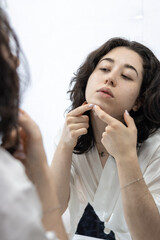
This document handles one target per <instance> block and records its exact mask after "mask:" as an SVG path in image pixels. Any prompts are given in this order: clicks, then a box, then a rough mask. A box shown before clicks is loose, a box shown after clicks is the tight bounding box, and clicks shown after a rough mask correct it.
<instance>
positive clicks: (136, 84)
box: [51, 38, 160, 240]
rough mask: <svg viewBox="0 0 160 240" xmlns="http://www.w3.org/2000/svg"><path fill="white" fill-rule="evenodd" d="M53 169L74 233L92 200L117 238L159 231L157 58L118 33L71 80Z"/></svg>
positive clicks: (154, 235)
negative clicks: (70, 103) (69, 106)
mask: <svg viewBox="0 0 160 240" xmlns="http://www.w3.org/2000/svg"><path fill="white" fill-rule="evenodd" d="M72 84H73V85H72V89H71V90H70V91H69V92H70V99H71V101H72V106H71V109H70V111H69V113H68V114H67V116H66V121H65V125H64V128H63V131H62V135H61V137H60V141H59V143H58V146H57V149H56V151H55V155H54V159H53V162H52V166H51V168H52V172H53V174H54V177H55V179H56V183H57V190H58V194H59V199H60V200H61V204H62V206H64V210H65V209H66V208H67V207H68V206H69V210H70V216H71V228H72V233H74V232H75V231H76V228H77V225H78V222H79V220H80V218H81V216H82V214H83V211H84V209H85V207H86V205H87V203H88V202H89V203H90V204H91V206H92V207H93V208H94V210H95V212H96V214H97V215H98V217H99V218H100V220H101V221H103V222H104V226H105V229H104V231H105V232H106V233H109V232H110V231H111V230H112V231H113V232H114V233H115V238H116V239H120V240H124V239H127V240H129V239H134V240H142V239H145V240H146V239H154V240H158V239H159V236H160V228H159V226H160V214H159V211H160V132H159V127H160V111H159V109H160V63H159V60H158V59H157V58H156V57H155V55H154V54H153V53H152V52H151V51H150V50H149V49H148V48H147V47H145V46H143V45H142V44H140V43H137V42H130V41H127V40H125V39H120V38H113V39H110V40H109V41H108V42H106V43H105V44H104V45H102V46H101V47H100V48H98V49H97V50H95V51H93V52H92V53H91V54H89V56H88V57H87V59H86V61H85V62H84V63H83V64H82V65H81V66H80V68H79V69H78V71H77V73H76V75H75V77H74V78H73V79H72Z"/></svg>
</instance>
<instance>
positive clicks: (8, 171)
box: [0, 147, 35, 199]
mask: <svg viewBox="0 0 160 240" xmlns="http://www.w3.org/2000/svg"><path fill="white" fill-rule="evenodd" d="M0 183H1V188H0V193H1V194H2V195H3V196H4V197H5V196H6V197H7V196H8V197H9V196H12V195H13V196H14V197H16V195H17V196H18V194H22V193H23V192H29V191H33V192H34V191H35V187H34V186H33V184H32V183H31V181H30V180H29V179H28V177H27V176H26V174H25V168H24V166H23V164H22V163H21V162H20V161H19V160H17V159H15V158H14V157H13V156H12V155H11V154H10V153H8V152H7V151H6V150H5V149H3V148H1V147H0ZM6 190H7V192H8V194H7V195H4V194H3V192H5V191H6ZM1 191H2V192H1ZM1 194H0V195H1ZM2 195H1V196H2ZM13 196H12V199H13Z"/></svg>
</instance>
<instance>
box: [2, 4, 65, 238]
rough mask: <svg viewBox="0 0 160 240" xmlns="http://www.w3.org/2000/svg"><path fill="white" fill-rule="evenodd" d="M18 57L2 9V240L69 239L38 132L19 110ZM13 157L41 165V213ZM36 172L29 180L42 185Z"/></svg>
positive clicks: (23, 170) (39, 191) (33, 189)
mask: <svg viewBox="0 0 160 240" xmlns="http://www.w3.org/2000/svg"><path fill="white" fill-rule="evenodd" d="M19 53H20V46H19V42H18V40H17V37H16V35H15V33H14V31H13V29H12V28H11V26H10V23H9V21H8V19H7V16H6V14H5V12H4V10H3V9H2V8H1V7H0V141H1V142H0V144H1V146H0V239H3V240H11V239H12V240H22V239H23V240H30V239H34V240H47V239H50V240H52V239H57V238H56V236H55V233H56V235H57V236H58V237H59V239H64V240H66V239H67V235H66V233H65V231H64V227H63V224H62V221H61V217H60V213H59V211H58V210H59V202H58V199H57V196H56V191H55V186H54V182H53V181H52V182H51V181H49V179H50V175H49V171H48V172H47V173H46V174H45V171H44V168H45V169H47V167H48V165H47V160H46V155H45V151H44V147H43V142H42V137H41V133H40V130H39V128H38V126H37V125H36V124H35V122H34V121H33V120H32V119H31V118H30V117H29V116H28V115H27V114H26V113H25V112H24V111H22V110H20V113H18V112H19V95H20V94H19V92H20V78H19V75H18V73H17V66H18V63H19V60H18V59H19ZM18 116H19V120H18ZM19 126H21V128H19ZM20 139H21V140H20ZM20 141H21V144H20ZM22 141H23V142H22ZM22 143H23V145H24V146H25V150H24V149H20V146H21V147H23V145H22ZM18 146H19V151H17V147H18ZM15 150H16V151H15ZM20 150H21V151H20ZM10 153H12V154H13V153H14V155H15V156H16V155H17V154H19V157H20V158H21V159H22V158H23V160H24V161H25V164H26V166H27V170H28V171H29V170H30V167H31V165H32V163H33V162H34V161H40V162H43V167H44V168H43V177H41V181H40V185H41V189H40V188H38V187H37V191H38V193H39V197H40V199H41V203H42V207H43V212H42V208H41V203H40V200H39V197H38V195H37V191H36V189H35V187H34V185H33V184H32V183H31V181H29V179H28V178H27V176H26V174H25V169H24V166H23V165H22V163H21V162H20V161H18V160H16V159H15V158H14V157H13V156H12V155H11V154H10ZM24 153H25V155H24ZM22 154H23V155H22ZM17 157H18V155H17ZM32 169H33V168H32ZM37 171H38V170H37V169H34V178H32V176H31V174H32V172H31V171H29V172H28V173H29V177H30V178H31V179H32V180H34V181H35V182H37V181H39V178H38V177H37V174H36V173H37ZM38 172H39V171H38ZM46 179H47V180H46ZM45 181H47V183H48V185H47V186H44V183H45ZM50 189H52V191H50ZM42 193H43V194H42ZM45 194H46V195H47V194H49V195H50V199H48V201H45V206H44V204H43V202H44V199H43V196H44V195H45ZM42 220H43V223H44V227H43V225H42ZM45 229H46V230H45ZM46 231H50V232H47V233H46ZM54 232H55V233H54Z"/></svg>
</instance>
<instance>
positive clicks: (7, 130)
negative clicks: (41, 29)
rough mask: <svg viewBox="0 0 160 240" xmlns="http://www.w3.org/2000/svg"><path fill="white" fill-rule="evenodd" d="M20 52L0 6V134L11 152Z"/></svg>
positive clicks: (15, 126)
mask: <svg viewBox="0 0 160 240" xmlns="http://www.w3.org/2000/svg"><path fill="white" fill-rule="evenodd" d="M20 52H21V51H20V44H19V41H18V39H17V36H16V34H15V32H14V30H13V29H12V27H11V25H10V23H9V19H8V17H7V14H6V12H5V11H4V9H2V8H1V7H0V136H1V138H2V141H3V142H2V146H3V145H4V146H5V145H7V146H8V145H9V149H8V151H10V152H13V151H14V150H15V148H16V145H17V144H18V127H17V126H18V124H17V122H18V110H19V101H20V78H19V74H18V73H17V66H18V62H19V56H20ZM13 130H14V131H16V137H15V139H14V141H13V139H12V140H11V132H12V131H13ZM7 143H10V144H7Z"/></svg>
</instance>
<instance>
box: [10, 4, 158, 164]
mask: <svg viewBox="0 0 160 240" xmlns="http://www.w3.org/2000/svg"><path fill="white" fill-rule="evenodd" d="M7 3H8V4H7V6H6V9H7V11H8V13H9V16H10V19H11V20H12V24H13V26H14V28H15V30H16V32H17V34H18V36H19V39H20V42H21V45H22V48H23V50H24V52H25V55H26V56H27V59H28V62H29V65H30V72H31V77H32V84H31V86H30V87H29V88H28V90H27V92H26V94H25V97H24V100H23V103H22V107H23V108H24V109H25V110H26V111H28V112H29V114H30V115H31V116H32V117H33V118H34V120H35V121H36V122H37V123H38V124H39V126H40V128H41V131H42V135H43V138H44V144H45V148H46V151H47V156H48V161H49V162H51V159H52V155H53V142H54V139H55V135H56V132H57V130H58V129H59V127H60V126H61V124H62V123H63V121H64V111H65V109H66V108H67V107H68V106H69V105H70V102H69V101H68V100H67V98H68V96H67V95H66V92H67V90H68V86H69V82H70V79H71V77H72V76H73V73H74V72H75V71H76V69H77V68H78V67H79V65H80V64H81V63H82V61H83V60H84V58H85V57H86V56H87V54H88V53H89V52H90V51H91V50H93V49H95V48H96V47H98V46H99V45H100V44H102V43H104V42H105V41H106V40H108V39H109V38H111V37H114V36H119V37H126V38H129V39H130V40H137V41H140V42H142V43H144V44H146V45H147V46H148V47H149V48H151V49H152V50H153V51H154V52H155V54H156V55H157V57H160V27H159V22H160V14H159V12H160V2H159V0H152V1H150V0H133V1H128V0H112V1H110V0H8V1H7Z"/></svg>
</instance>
